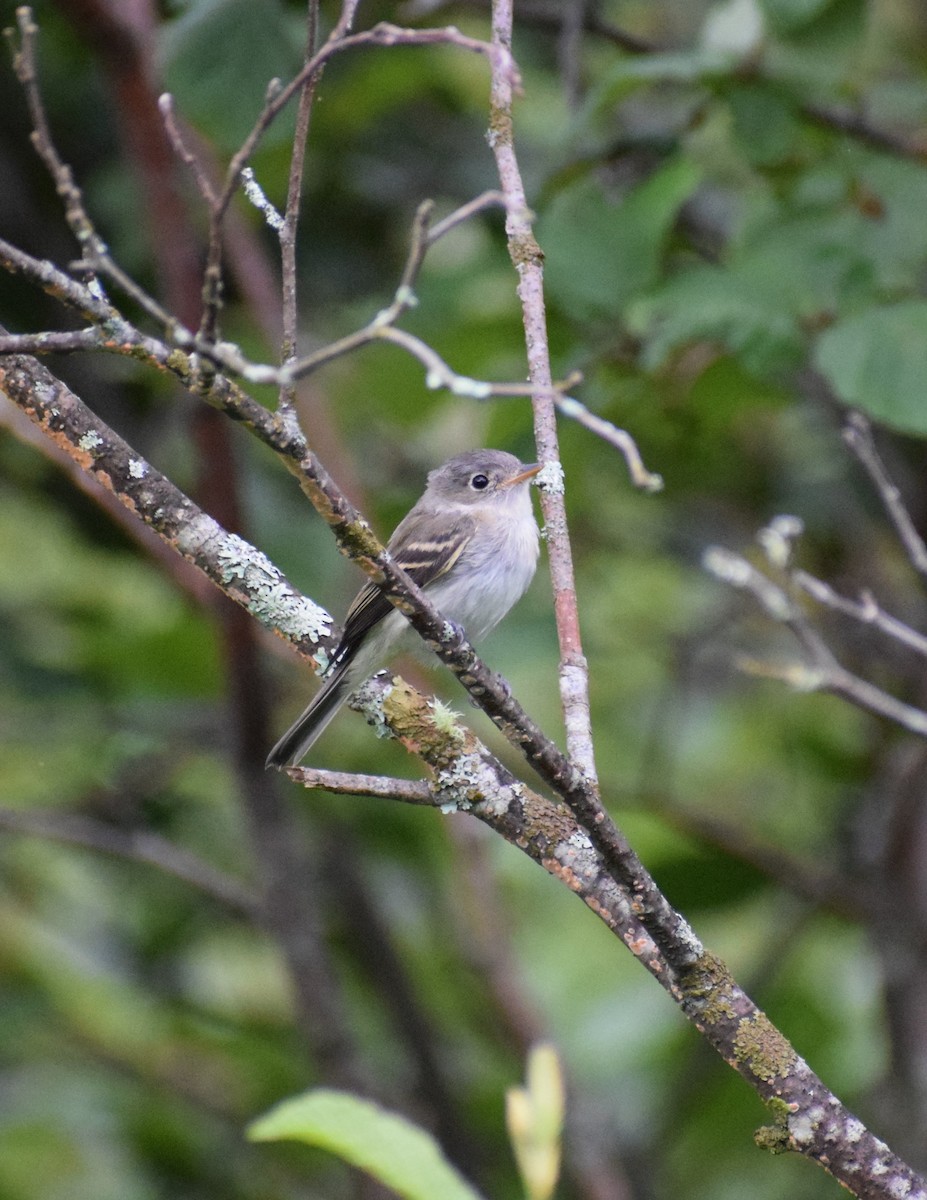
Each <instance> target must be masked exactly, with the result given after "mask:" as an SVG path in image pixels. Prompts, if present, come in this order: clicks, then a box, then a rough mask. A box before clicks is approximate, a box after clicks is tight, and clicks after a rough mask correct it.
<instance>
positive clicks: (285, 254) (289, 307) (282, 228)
mask: <svg viewBox="0 0 927 1200" xmlns="http://www.w3.org/2000/svg"><path fill="white" fill-rule="evenodd" d="M342 19H343V20H345V21H350V20H351V16H349V15H348V14H347V12H346V10H342ZM318 29H319V0H308V8H307V17H306V52H305V57H304V62H308V61H309V60H310V59H311V58H312V56H313V54H315V52H316V43H317V41H318ZM320 79H321V68H320V69H319V70H318V71H316V72H314V73H313V74H311V75H309V76H308V77H307V78H306V81H305V83H304V84H303V85H302V87H301V89H300V92H299V103H298V105H297V109H296V128H295V131H294V133H293V150H292V153H291V155H290V174H289V179H288V181H287V193H286V206H285V208H284V212H283V220H282V222H281V223H280V225H279V226H278V229H277V232H278V237H279V240H280V278H281V286H282V292H281V300H282V304H281V310H282V314H283V341H282V344H281V347H280V361H281V362H282V363H289V362H290V361H291V360H292V359H294V358H295V357H296V354H297V325H298V318H299V310H298V307H297V295H296V234H297V230H298V227H299V207H300V202H301V200H302V190H303V171H304V168H305V162H306V142H307V140H308V137H309V122H310V119H311V117H312V106H313V103H314V101H315V93H316V90H317V88H318V86H319V81H320ZM295 401H296V389H295V387H294V386H293V385H292V384H289V385H287V386H285V387H281V388H280V396H279V408H280V409H281V410H283V411H284V412H285V411H286V410H287V408H288V407H292V405H293V404H294V403H295Z"/></svg>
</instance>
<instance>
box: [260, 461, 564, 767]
mask: <svg viewBox="0 0 927 1200" xmlns="http://www.w3.org/2000/svg"><path fill="white" fill-rule="evenodd" d="M540 469H541V468H540V466H539V465H538V464H536V463H535V464H526V463H523V462H519V461H518V459H517V458H516V457H515V456H514V455H513V454H507V453H506V452H505V451H504V450H470V451H468V452H467V453H466V454H458V455H457V456H456V458H452V459H451V460H450V461H449V462H446V463H445V464H444V466H443V467H438V468H437V469H436V470H434V471H432V472H431V473H430V474H429V476H428V486H427V487H426V488H425V494H424V495H423V496H422V498H421V499H420V500H419V501H418V503H417V504H416V505H415V506H414V508H412V509H411V510H410V512H409V514H408V516H406V517H404V518H403V520H402V521H400V522H399V524H398V525H397V526H396V531H395V533H394V534H393V536H392V537H391V538H390V540H389V544H388V547H387V548H388V550H389V552H390V553H391V554H392V556H393V558H394V559H395V561H396V562H397V563H399V565H400V566H401V567H402V568H403V570H405V571H406V572H408V574H409V576H410V578H412V579H413V580H414V581H415V582H416V583H417V584H418V585H419V587H421V588H423V589H424V590H425V591H426V592H427V593H428V598H429V599H430V600H431V601H432V603H433V604H434V605H435V607H436V608H438V610H439V611H440V612H441V613H443V615H444V616H446V617H447V618H448V619H449V620H451V621H454V622H455V623H456V624H458V625H462V626H463V627H464V629H465V630H466V631H467V636H468V637H469V638H470V639H471V640H474V641H478V640H479V639H480V638H482V637H485V636H486V634H487V633H489V631H490V630H491V629H492V628H494V627H495V626H496V625H498V623H499V622H500V621H501V620H502V618H503V617H504V616H505V614H506V613H507V612H508V611H509V609H510V608H511V607H512V605H513V604H514V603H515V602H516V601H517V600H519V599H521V597H522V596H523V595H524V593H525V590H526V589H527V587H528V584H529V583H530V582H531V580H532V578H533V576H534V571H535V568H536V566H537V561H538V527H537V522H536V521H535V519H534V512H533V510H532V507H531V496H530V494H529V491H528V488H529V485H530V482H531V480H532V479H533V477H534V476H535V475H536V474H537V473H538V471H539V470H540ZM419 642H420V639H419V637H418V635H417V634H416V633H415V632H414V630H413V629H412V628H411V627H410V625H409V623H408V621H407V620H406V619H405V617H404V616H403V615H402V613H400V612H398V611H397V610H396V609H395V608H394V607H393V606H392V605H391V604H390V602H389V601H388V600H387V599H386V597H385V596H384V595H383V592H382V591H381V589H380V588H379V587H378V586H377V585H376V584H375V583H368V584H365V585H364V587H362V588H361V590H360V591H359V592H358V593H357V595H356V596H355V597H354V602H353V604H352V605H351V607H350V608H349V609H348V615H347V617H346V618H345V622H344V633H343V634H342V636H341V641H340V642H339V644H338V648H337V650H336V651H335V654H334V658H333V659H332V666H331V668H330V669H329V674H328V678H327V679H326V681H325V684H324V686H323V687H322V689H321V691H320V692H319V693H318V694H317V695H316V696H315V698H314V699H313V700H312V703H311V704H310V705H309V707H308V708H307V709H306V711H305V712H304V713H303V714H302V716H301V717H300V718H299V720H298V721H296V723H295V724H294V725H293V726H292V727H291V728H290V729H288V730H287V732H286V733H285V734H284V735H283V737H282V738H281V739H280V741H279V742H277V744H276V746H274V748H273V750H271V752H270V754H269V755H268V756H267V766H268V767H282V766H295V765H296V764H297V763H298V762H300V761H301V760H302V758H303V757H304V756H305V755H306V754H307V753H308V751H309V748H310V746H312V744H313V742H314V741H315V740H316V738H317V737H318V736H319V734H321V732H322V730H323V729H324V728H325V726H326V725H327V724H328V723H329V721H330V720H331V719H332V717H334V715H335V713H336V712H337V711H338V709H339V708H340V707H341V705H342V704H343V703H344V701H345V700H346V699H347V697H348V696H349V695H350V694H351V693H352V692H353V691H355V690H356V689H357V688H358V687H359V686H360V684H362V683H363V682H364V681H365V680H366V679H369V678H370V676H371V675H372V674H373V673H374V671H377V670H379V669H380V668H381V667H382V666H383V665H384V663H385V661H386V660H387V659H388V658H389V657H390V655H392V654H393V653H395V652H396V651H397V650H402V649H404V648H413V647H414V646H415V645H416V644H417V643H419Z"/></svg>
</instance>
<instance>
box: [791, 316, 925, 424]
mask: <svg viewBox="0 0 927 1200" xmlns="http://www.w3.org/2000/svg"><path fill="white" fill-rule="evenodd" d="M814 361H815V365H816V366H817V368H818V370H819V371H821V372H822V374H823V375H825V376H826V377H827V379H828V380H829V382H830V384H831V386H832V387H833V389H834V391H835V392H836V393H837V395H838V396H839V397H840V399H841V400H842V401H843V402H844V403H845V404H851V405H853V407H854V408H861V409H863V411H864V412H867V413H868V414H869V415H870V416H871V417H873V418H874V419H875V420H877V421H881V422H882V423H883V424H885V425H889V426H891V427H892V428H893V429H897V430H900V431H901V432H902V433H913V434H918V435H925V434H927V383H925V381H927V302H924V301H922V300H911V301H908V302H906V303H904V304H895V305H892V306H891V307H886V308H875V309H870V310H869V311H868V312H863V313H860V314H859V315H858V316H853V317H848V318H847V319H846V320H844V321H839V322H838V323H837V324H836V325H834V326H832V327H831V328H830V329H828V330H827V332H826V333H824V334H822V336H821V337H820V338H819V339H818V343H817V346H816V347H815V351H814Z"/></svg>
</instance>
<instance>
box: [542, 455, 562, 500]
mask: <svg viewBox="0 0 927 1200" xmlns="http://www.w3.org/2000/svg"><path fill="white" fill-rule="evenodd" d="M535 483H536V484H537V485H538V487H539V488H540V489H541V490H542V491H544V492H548V493H549V494H550V495H552V496H562V495H563V492H564V477H563V466H562V465H561V464H560V463H559V462H556V461H553V462H546V463H545V464H544V466H543V467H541V469H540V471H538V473H537V475H536V476H535Z"/></svg>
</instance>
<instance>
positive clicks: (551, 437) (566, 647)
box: [489, 0, 598, 788]
mask: <svg viewBox="0 0 927 1200" xmlns="http://www.w3.org/2000/svg"><path fill="white" fill-rule="evenodd" d="M492 39H493V45H494V46H495V47H496V48H497V54H496V56H495V58H494V59H493V61H492V96H491V102H492V113H493V116H492V127H491V129H490V134H489V141H490V146H491V147H492V151H493V154H494V155H495V159H496V170H497V171H498V173H499V181H500V183H501V186H502V191H503V194H504V195H505V200H506V221H505V229H506V234H507V236H508V243H509V254H510V255H511V258H512V262H513V264H514V266H515V270H516V271H517V272H518V277H519V283H518V295H519V298H520V299H521V305H522V320H523V323H524V328H525V344H526V348H527V354H528V378H529V379H530V381H531V385H532V387H533V389H534V396H533V400H532V405H533V410H534V436H535V442H536V444H537V449H538V458H539V459H540V460H541V462H542V463H544V464H545V465H548V464H549V467H550V470H549V472H548V479H549V486H547V487H542V489H541V508H542V511H543V513H544V522H545V525H546V528H547V550H548V559H549V564H550V575H551V583H552V586H553V593H554V612H555V615H556V620H557V634H558V639H559V643H560V673H559V678H560V701H561V705H562V707H563V714H564V724H565V726H566V736H567V748H568V752H569V756H570V759H571V760H572V761H573V763H574V764H575V765H576V767H577V768H578V769H579V770H580V771H582V773H583V774H584V775H585V777H586V779H587V780H588V782H589V785H590V787H591V788H595V787H596V785H597V778H598V777H597V773H596V767H595V753H594V749H593V741H592V725H591V718H590V712H589V671H588V665H587V663H586V659H585V656H584V655H583V648H582V640H581V637H580V631H579V609H578V605H577V600H576V585H575V581H574V575H573V555H572V550H571V548H570V538H569V532H568V529H567V518H566V505H565V503H564V495H563V487H562V484H560V486H557V484H558V483H559V482H560V481H559V480H556V481H555V480H553V479H552V478H551V473H552V472H553V471H554V470H556V469H557V468H558V466H559V461H560V449H559V443H558V437H557V409H556V405H555V404H554V402H553V399H552V392H553V378H552V374H551V366H550V351H549V348H548V341H547V319H546V314H545V306H544V275H543V255H542V253H541V249H540V247H539V246H538V244H537V241H536V240H535V237H534V232H533V229H532V217H531V212H530V210H529V208H528V203H527V199H526V197H525V189H524V184H523V182H522V178H521V171H520V169H519V166H518V159H517V157H516V155H515V140H514V128H513V123H512V102H513V98H514V94H515V83H514V79H515V76H514V75H513V72H512V70H511V68H510V67H509V66H508V62H509V60H511V56H512V0H494V3H493V5H492Z"/></svg>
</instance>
